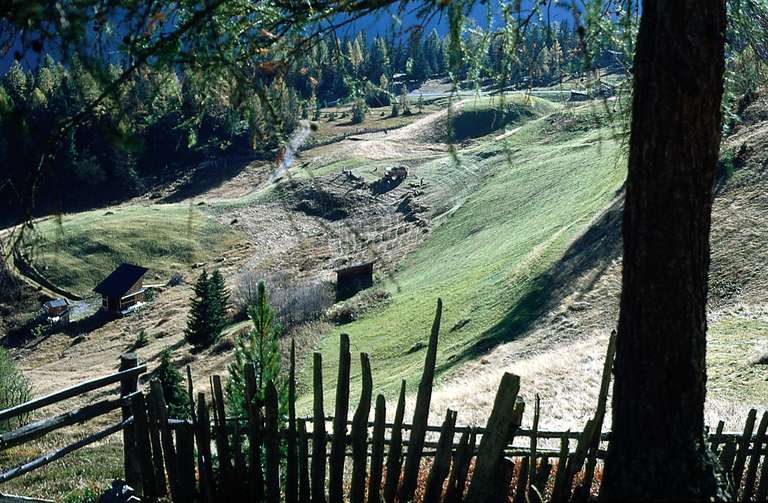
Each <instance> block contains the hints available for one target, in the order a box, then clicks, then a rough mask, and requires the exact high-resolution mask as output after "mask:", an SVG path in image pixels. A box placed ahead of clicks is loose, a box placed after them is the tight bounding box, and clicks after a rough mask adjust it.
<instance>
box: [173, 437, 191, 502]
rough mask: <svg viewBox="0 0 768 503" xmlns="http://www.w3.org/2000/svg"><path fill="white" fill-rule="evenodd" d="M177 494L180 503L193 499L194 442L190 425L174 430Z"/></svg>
mask: <svg viewBox="0 0 768 503" xmlns="http://www.w3.org/2000/svg"><path fill="white" fill-rule="evenodd" d="M176 455H177V456H178V470H179V473H178V476H177V479H178V481H179V494H180V498H181V501H193V500H194V499H195V492H196V491H195V485H196V484H195V480H196V479H195V440H194V434H193V431H192V426H191V425H186V424H185V425H183V426H182V427H180V428H177V429H176Z"/></svg>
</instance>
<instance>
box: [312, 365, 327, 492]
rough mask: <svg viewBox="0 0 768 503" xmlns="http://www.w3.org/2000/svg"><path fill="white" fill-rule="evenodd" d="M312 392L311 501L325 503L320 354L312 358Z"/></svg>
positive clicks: (324, 440)
mask: <svg viewBox="0 0 768 503" xmlns="http://www.w3.org/2000/svg"><path fill="white" fill-rule="evenodd" d="M312 391H313V393H314V396H313V399H314V402H313V414H314V418H313V421H312V501H313V503H325V462H326V443H327V441H328V439H327V435H326V433H325V411H324V409H323V357H322V355H321V354H320V353H315V354H314V356H313V379H312Z"/></svg>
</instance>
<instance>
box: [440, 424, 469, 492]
mask: <svg viewBox="0 0 768 503" xmlns="http://www.w3.org/2000/svg"><path fill="white" fill-rule="evenodd" d="M475 439H476V433H475V430H474V429H472V430H467V431H464V433H462V434H461V439H460V440H459V446H458V447H457V448H456V454H455V456H454V459H453V468H452V469H451V476H450V478H449V479H448V489H447V490H446V492H445V502H446V503H458V502H460V501H462V499H463V498H464V486H465V485H466V483H467V476H468V475H469V465H470V464H471V462H472V454H473V453H474V451H475Z"/></svg>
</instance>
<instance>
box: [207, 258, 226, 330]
mask: <svg viewBox="0 0 768 503" xmlns="http://www.w3.org/2000/svg"><path fill="white" fill-rule="evenodd" d="M209 290H210V298H211V312H212V316H211V325H212V326H213V329H214V331H215V332H218V333H221V331H222V330H224V327H226V326H227V311H228V310H229V307H230V305H229V290H227V285H226V284H225V283H224V277H223V276H222V275H221V272H219V270H218V269H216V270H215V271H213V274H211V279H210V281H209Z"/></svg>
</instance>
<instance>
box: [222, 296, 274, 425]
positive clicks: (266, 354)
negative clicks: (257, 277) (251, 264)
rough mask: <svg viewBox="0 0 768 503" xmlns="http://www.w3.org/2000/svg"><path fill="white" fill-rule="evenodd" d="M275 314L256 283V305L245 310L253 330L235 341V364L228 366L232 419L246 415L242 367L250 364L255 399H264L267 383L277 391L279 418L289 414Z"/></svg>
mask: <svg viewBox="0 0 768 503" xmlns="http://www.w3.org/2000/svg"><path fill="white" fill-rule="evenodd" d="M276 314H277V313H276V312H275V310H274V309H273V308H272V306H270V305H269V300H268V298H267V292H266V287H265V286H264V283H261V282H260V283H259V286H258V290H257V297H256V303H255V304H254V305H252V306H250V307H249V308H248V316H249V317H250V319H251V322H252V323H253V328H252V329H251V331H250V333H249V334H248V337H247V338H242V339H240V340H239V341H238V343H237V346H236V347H235V360H234V361H233V362H232V363H230V364H229V381H227V398H228V401H227V406H228V407H229V409H230V413H231V414H233V415H245V414H246V413H247V409H246V405H247V404H246V398H245V397H246V394H245V365H246V364H247V363H252V364H253V365H254V367H255V370H256V399H257V400H259V401H261V400H263V399H264V392H265V390H266V385H267V383H268V382H269V381H272V382H273V383H275V386H277V389H278V393H279V395H278V399H279V406H280V412H281V415H284V414H285V413H286V411H287V410H288V389H287V386H286V383H285V382H284V380H282V379H281V378H280V335H281V333H282V327H281V326H280V324H279V323H278V322H277V319H276Z"/></svg>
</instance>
